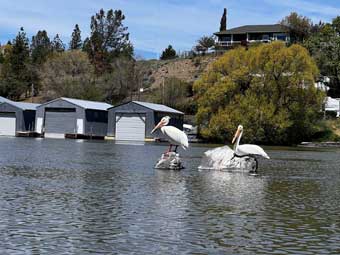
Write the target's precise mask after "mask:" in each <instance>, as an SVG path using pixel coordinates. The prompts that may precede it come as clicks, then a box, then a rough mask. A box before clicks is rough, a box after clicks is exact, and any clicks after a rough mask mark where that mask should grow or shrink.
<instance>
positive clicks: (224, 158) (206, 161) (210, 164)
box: [199, 145, 234, 169]
mask: <svg viewBox="0 0 340 255" xmlns="http://www.w3.org/2000/svg"><path fill="white" fill-rule="evenodd" d="M233 156H234V151H233V150H232V149H230V148H229V147H228V146H227V145H225V146H222V147H218V148H214V149H211V150H208V151H206V152H204V156H203V158H202V160H201V164H200V166H199V168H200V169H222V168H223V167H225V166H226V165H227V164H228V162H229V161H230V160H231V159H232V158H233Z"/></svg>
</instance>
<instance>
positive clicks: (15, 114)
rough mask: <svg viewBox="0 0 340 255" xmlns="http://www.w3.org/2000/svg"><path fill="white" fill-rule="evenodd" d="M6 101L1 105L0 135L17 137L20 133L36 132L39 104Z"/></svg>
mask: <svg viewBox="0 0 340 255" xmlns="http://www.w3.org/2000/svg"><path fill="white" fill-rule="evenodd" d="M4 101H5V102H3V103H0V135H5V136H15V135H16V134H17V133H18V132H32V131H34V127H35V115H36V108H37V107H38V106H39V104H31V103H23V102H14V101H11V100H8V99H7V100H4Z"/></svg>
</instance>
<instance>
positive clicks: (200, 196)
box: [0, 138, 340, 255]
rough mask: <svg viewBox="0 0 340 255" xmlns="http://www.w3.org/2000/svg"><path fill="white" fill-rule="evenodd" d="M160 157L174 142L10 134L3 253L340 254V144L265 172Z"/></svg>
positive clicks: (190, 157)
mask: <svg viewBox="0 0 340 255" xmlns="http://www.w3.org/2000/svg"><path fill="white" fill-rule="evenodd" d="M207 149H208V148H207V147H200V146H197V147H196V146H195V147H191V148H190V150H189V151H187V152H182V151H181V154H182V156H183V160H184V164H185V166H186V169H184V170H182V171H164V170H163V171H162V170H155V169H153V165H154V164H155V162H156V160H157V158H158V157H159V156H160V154H161V152H162V151H163V150H165V144H164V145H163V144H162V145H152V144H148V145H145V146H137V145H119V144H114V142H100V141H99V142H98V141H75V140H52V139H51V140H49V139H44V140H43V139H27V138H26V139H25V138H0V254H209V255H211V254H340V150H336V149H334V150H319V151H315V150H314V151H312V150H301V149H299V150H297V149H294V148H285V149H278V148H274V149H273V148H272V149H270V148H266V151H267V152H268V154H269V155H270V156H271V157H272V159H271V160H268V161H267V160H260V162H259V164H260V166H259V175H258V176H251V175H248V174H246V173H228V172H220V171H198V170H197V167H198V165H199V164H200V159H201V156H202V154H203V152H204V151H206V150H207Z"/></svg>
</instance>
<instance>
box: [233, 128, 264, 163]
mask: <svg viewBox="0 0 340 255" xmlns="http://www.w3.org/2000/svg"><path fill="white" fill-rule="evenodd" d="M242 134H243V126H242V125H239V126H238V128H237V131H236V133H235V136H234V138H233V141H232V143H233V144H234V143H235V142H236V143H235V144H234V156H235V157H246V156H250V157H251V156H256V155H258V156H262V157H264V158H266V159H270V158H269V156H268V155H267V153H266V152H265V151H264V150H263V149H262V148H261V147H260V146H258V145H255V144H242V145H240V140H241V137H242Z"/></svg>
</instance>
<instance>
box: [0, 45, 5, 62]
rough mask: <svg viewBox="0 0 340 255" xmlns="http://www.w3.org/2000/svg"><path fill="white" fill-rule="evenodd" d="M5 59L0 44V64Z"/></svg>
mask: <svg viewBox="0 0 340 255" xmlns="http://www.w3.org/2000/svg"><path fill="white" fill-rule="evenodd" d="M4 61H5V56H4V54H3V53H2V46H1V44H0V64H2V63H3V62H4Z"/></svg>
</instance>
